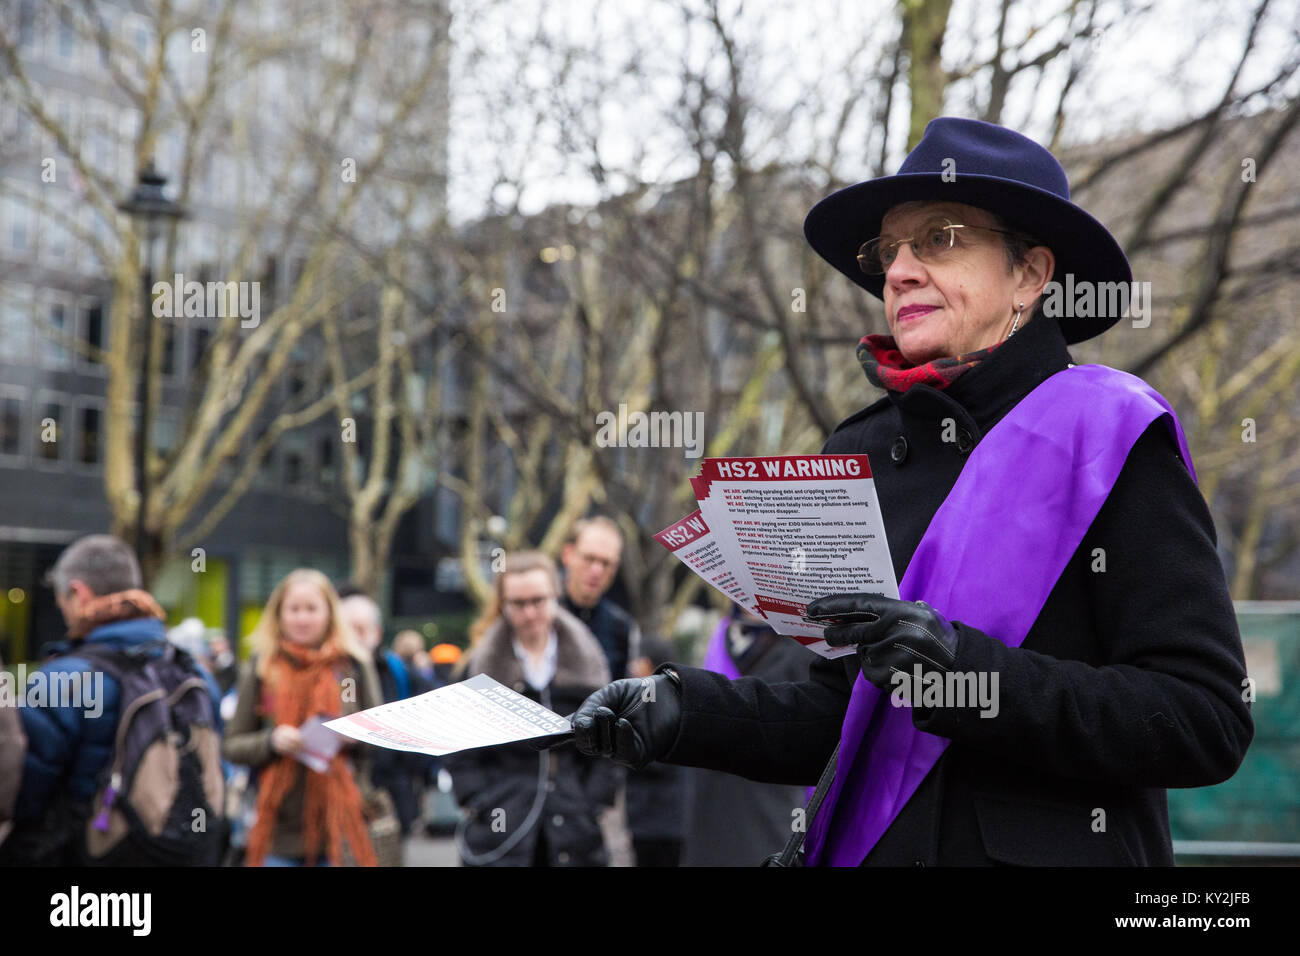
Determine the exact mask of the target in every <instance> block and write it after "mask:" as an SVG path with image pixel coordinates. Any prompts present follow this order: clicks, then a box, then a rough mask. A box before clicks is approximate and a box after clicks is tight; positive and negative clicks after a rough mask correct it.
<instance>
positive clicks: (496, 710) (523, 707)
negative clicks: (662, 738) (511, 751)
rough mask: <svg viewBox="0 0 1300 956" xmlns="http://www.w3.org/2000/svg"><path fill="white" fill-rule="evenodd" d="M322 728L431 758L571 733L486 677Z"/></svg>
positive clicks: (557, 717)
mask: <svg viewBox="0 0 1300 956" xmlns="http://www.w3.org/2000/svg"><path fill="white" fill-rule="evenodd" d="M325 726H326V727H328V728H329V729H330V730H333V731H335V732H337V733H340V734H343V735H344V736H346V737H351V738H352V739H353V740H360V741H362V742H363V743H368V744H375V745H376V746H379V747H387V748H388V749H389V750H405V751H409V752H410V753H419V754H431V755H432V756H435V757H441V756H443V755H444V754H449V753H455V752H456V751H458V750H470V749H472V748H474V747H491V746H494V745H497V744H508V743H514V742H515V741H518V740H531V739H532V738H534V737H546V736H551V735H556V734H559V735H563V734H567V733H568V732H569V731H571V730H572V728H571V727H570V726H569V721H568V720H567V719H566V718H564V717H561V716H560V715H559V714H555V713H552V712H551V711H549V710H547V709H546V708H545V707H543V706H542V705H541V704H539V703H537V702H536V701H534V700H530V699H529V698H527V697H524V696H523V695H521V694H516V693H515V692H514V691H512V690H511V689H510V688H509V687H506V686H505V685H504V684H499V683H497V682H496V681H494V680H493V679H492V678H491V677H488V676H487V675H486V674H478V675H476V676H474V677H471V678H469V679H468V680H463V681H461V682H460V683H457V684H450V685H448V686H446V687H439V688H438V689H437V690H431V691H429V692H428V693H426V694H420V695H419V696H417V697H409V698H407V699H406V700H397V701H393V702H392V703H390V704H380V705H379V706H378V707H371V708H370V709H369V710H363V711H359V712H358V713H355V714H350V715H348V716H347V717H339V718H336V719H335V720H331V721H327V722H326V724H325Z"/></svg>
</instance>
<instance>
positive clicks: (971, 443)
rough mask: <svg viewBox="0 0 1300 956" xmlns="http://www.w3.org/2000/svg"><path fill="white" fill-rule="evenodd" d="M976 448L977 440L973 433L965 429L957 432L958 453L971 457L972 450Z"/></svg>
mask: <svg viewBox="0 0 1300 956" xmlns="http://www.w3.org/2000/svg"><path fill="white" fill-rule="evenodd" d="M974 447H975V439H974V438H972V437H971V433H970V432H969V431H967V430H966V429H964V428H961V429H958V431H957V451H958V452H959V453H960V454H963V455H969V454H970V450H971V449H972V448H974Z"/></svg>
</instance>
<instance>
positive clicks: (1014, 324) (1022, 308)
mask: <svg viewBox="0 0 1300 956" xmlns="http://www.w3.org/2000/svg"><path fill="white" fill-rule="evenodd" d="M1023 311H1025V304H1024V303H1023V302H1021V303H1020V304H1019V305H1017V306H1016V321H1014V322H1012V323H1011V331H1010V332H1008V333H1007V338H1011V336H1013V335H1015V334H1016V329H1018V328H1019V327H1020V313H1021V312H1023Z"/></svg>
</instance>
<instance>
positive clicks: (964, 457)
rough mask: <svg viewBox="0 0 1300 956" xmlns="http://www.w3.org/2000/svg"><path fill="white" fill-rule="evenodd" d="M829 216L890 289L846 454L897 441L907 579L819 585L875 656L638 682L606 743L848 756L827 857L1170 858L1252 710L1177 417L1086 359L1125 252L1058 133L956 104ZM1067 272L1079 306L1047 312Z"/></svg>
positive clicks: (604, 733) (764, 761) (774, 761)
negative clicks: (740, 674)
mask: <svg viewBox="0 0 1300 956" xmlns="http://www.w3.org/2000/svg"><path fill="white" fill-rule="evenodd" d="M804 229H805V234H806V235H807V237H808V240H809V242H810V243H811V244H812V246H813V248H814V249H816V250H817V252H818V253H819V254H820V255H822V256H823V257H824V258H825V259H827V260H828V261H829V262H830V263H831V264H832V265H833V266H835V268H836V269H838V270H839V271H840V272H842V273H844V274H845V275H847V276H848V277H849V278H851V279H852V280H853V281H854V282H856V283H857V284H858V285H860V286H862V287H863V288H865V289H866V290H867V291H869V292H871V293H872V294H873V295H875V296H877V297H879V298H882V299H883V300H884V304H885V314H886V317H887V319H888V322H889V329H890V332H891V335H889V336H882V335H868V336H866V337H865V338H864V339H863V340H862V344H861V345H860V346H859V348H858V357H859V360H860V361H861V363H862V365H863V368H864V369H865V371H866V374H867V377H868V379H870V381H871V382H872V383H873V384H876V385H878V386H881V387H883V388H884V389H886V394H885V397H884V398H882V399H880V400H879V401H877V402H876V403H875V404H873V405H871V406H869V407H867V408H866V409H864V410H862V411H860V412H858V413H857V414H856V415H853V416H851V417H850V418H848V419H847V420H846V421H845V422H843V423H842V424H841V425H840V426H839V427H838V428H837V429H836V430H835V432H834V434H833V435H831V437H830V439H829V441H828V442H827V443H826V446H825V448H824V451H825V452H826V453H828V454H847V453H863V452H865V453H866V454H868V455H869V456H870V458H871V461H872V466H873V476H874V478H875V483H876V490H877V493H878V495H879V499H880V509H881V515H882V518H883V520H884V524H885V529H886V532H887V536H888V541H889V546H890V550H891V553H892V555H893V560H894V569H895V573H896V575H897V579H898V580H899V582H900V585H899V591H900V595H901V597H902V598H903V600H892V599H888V598H884V597H881V596H879V595H872V594H841V595H829V596H827V597H824V598H822V599H820V600H818V601H815V602H813V603H812V604H811V605H810V606H809V609H808V614H809V616H810V617H813V618H817V619H819V620H822V621H825V622H826V623H827V624H828V625H829V626H828V627H827V630H826V632H825V634H826V639H827V641H828V642H830V643H832V644H838V645H851V646H853V647H855V648H856V651H857V652H856V654H851V655H849V656H846V657H843V658H840V659H836V660H818V661H817V662H816V663H815V664H814V665H813V667H812V668H811V672H810V679H809V680H807V681H804V682H798V683H784V684H770V685H769V684H765V683H763V682H761V681H758V680H755V679H752V678H742V679H739V680H734V681H728V680H727V679H726V678H724V677H721V676H719V675H717V674H713V673H709V672H707V671H703V670H698V669H694V668H688V667H677V666H665V667H664V668H661V670H660V672H659V674H657V675H656V676H655V677H653V678H651V680H653V681H654V693H653V695H651V694H648V693H647V692H646V691H647V689H646V688H643V687H642V686H641V684H640V682H636V681H623V682H616V683H614V684H611V685H609V686H607V687H605V688H604V689H602V690H601V691H599V692H597V693H596V694H595V695H593V696H592V697H591V698H589V699H588V700H587V701H586V702H585V703H584V705H583V707H582V708H580V709H579V711H578V712H577V713H576V714H575V715H574V728H575V736H576V741H577V744H578V746H579V748H580V749H582V750H584V751H586V752H591V753H602V754H606V755H608V756H611V757H613V758H614V759H615V760H617V761H619V762H622V763H625V764H627V765H630V766H637V765H641V764H644V763H646V762H649V761H651V760H665V761H668V762H672V763H680V764H686V765H690V766H702V767H711V768H715V769H720V770H726V771H730V772H732V773H737V774H741V775H743V776H746V777H750V778H753V779H756V780H764V781H772V782H778V783H798V784H813V783H815V782H817V781H818V779H819V777H821V776H822V767H823V765H824V764H826V762H827V759H828V758H830V757H831V756H832V754H837V758H833V763H832V765H831V767H833V776H832V774H831V773H830V769H831V768H830V767H828V772H827V774H826V775H825V780H826V781H828V786H827V787H825V788H824V789H825V799H824V802H823V803H822V804H821V807H820V811H819V812H818V813H817V815H816V817H815V819H814V820H813V822H812V823H811V825H810V827H809V832H808V838H807V846H806V850H807V861H808V862H809V863H811V864H815V865H849V866H855V865H909V866H910V865H917V866H922V865H936V864H938V865H954V864H955V865H989V864H996V863H1003V864H1030V865H1035V864H1044V865H1062V864H1087V865H1113V864H1139V865H1151V864H1171V863H1172V862H1173V849H1172V844H1171V840H1170V834H1169V822H1168V811H1167V804H1166V797H1165V791H1166V789H1167V788H1169V787H1198V786H1206V785H1209V784H1213V783H1218V782H1220V781H1222V780H1225V779H1227V778H1228V777H1230V776H1232V774H1233V773H1234V772H1235V771H1236V769H1237V767H1238V765H1239V764H1240V762H1241V760H1242V757H1243V756H1244V754H1245V751H1246V747H1247V745H1248V744H1249V742H1250V739H1251V736H1252V734H1253V724H1252V721H1251V716H1250V711H1249V708H1248V706H1247V704H1246V702H1245V700H1244V695H1243V691H1244V688H1245V686H1246V680H1245V678H1246V673H1245V666H1244V659H1243V653H1242V646H1241V638H1240V635H1239V633H1238V631H1237V625H1236V619H1235V617H1234V613H1233V607H1232V602H1231V599H1230V598H1229V595H1228V589H1227V585H1226V581H1225V578H1224V573H1223V569H1222V566H1221V564H1220V562H1219V559H1218V556H1217V555H1216V553H1215V532H1214V526H1213V523H1212V521H1211V518H1210V515H1209V512H1208V510H1207V508H1206V505H1205V501H1204V499H1203V498H1202V497H1201V495H1200V493H1199V492H1198V490H1197V488H1196V484H1195V477H1194V472H1193V470H1192V464H1191V460H1190V456H1189V455H1188V452H1187V448H1186V443H1185V441H1184V439H1183V436H1182V430H1181V427H1180V426H1179V424H1178V421H1177V418H1176V416H1175V415H1174V413H1173V411H1172V409H1171V408H1170V407H1169V406H1168V404H1167V403H1166V402H1165V401H1164V399H1163V398H1161V397H1160V396H1159V395H1158V394H1157V393H1156V392H1155V391H1153V390H1152V389H1151V388H1150V387H1149V386H1148V385H1146V383H1144V382H1142V381H1141V380H1140V379H1137V378H1135V377H1134V376H1131V375H1127V374H1126V373H1123V372H1119V371H1116V370H1114V369H1109V368H1106V367H1104V366H1095V365H1094V366H1076V365H1075V364H1074V363H1073V361H1072V359H1071V357H1070V354H1069V352H1068V351H1067V346H1069V345H1071V344H1073V343H1075V342H1080V341H1083V340H1085V339H1088V338H1091V337H1092V336H1095V335H1099V334H1101V333H1102V332H1104V331H1106V329H1108V328H1109V327H1111V326H1112V325H1114V324H1115V322H1117V321H1118V320H1119V318H1120V315H1119V311H1122V310H1112V311H1111V312H1110V314H1107V313H1106V312H1105V310H1104V308H1098V305H1103V306H1104V305H1105V303H1106V301H1107V299H1108V298H1109V296H1108V295H1107V290H1108V289H1115V288H1117V287H1116V286H1113V285H1103V284H1111V283H1124V284H1125V287H1126V288H1127V284H1128V283H1129V282H1130V281H1131V274H1130V272H1129V266H1128V262H1127V260H1126V259H1125V257H1124V254H1123V252H1122V251H1121V250H1120V248H1119V245H1118V244H1117V243H1116V241H1115V239H1114V238H1113V237H1112V236H1111V235H1110V233H1109V232H1107V230H1106V229H1105V227H1103V226H1102V225H1101V224H1100V223H1098V222H1097V221H1096V220H1095V219H1093V218H1092V217H1091V216H1089V215H1088V214H1087V213H1085V212H1084V211H1083V210H1082V209H1080V208H1079V207H1078V206H1076V205H1074V204H1073V203H1071V202H1070V200H1069V185H1068V183H1067V181H1066V177H1065V173H1064V171H1063V170H1062V169H1061V166H1060V164H1059V163H1058V162H1057V161H1056V160H1055V159H1054V158H1053V157H1052V155H1051V154H1050V153H1049V152H1048V151H1047V150H1045V149H1043V148H1042V147H1041V146H1039V145H1038V144H1036V143H1034V142H1032V141H1030V140H1028V139H1026V138H1025V137H1023V136H1020V135H1019V134H1017V133H1014V132H1012V131H1010V130H1006V129H1003V128H1001V127H997V126H993V125H989V124H986V123H980V122H976V121H972V120H963V119H951V118H940V119H936V120H934V121H933V122H932V123H930V125H929V126H928V127H927V129H926V132H925V135H924V137H923V139H922V140H921V142H920V143H919V144H918V145H917V147H916V148H915V150H914V151H913V152H912V153H911V154H910V155H909V156H908V157H907V159H906V161H905V162H904V163H903V166H902V168H901V169H900V171H899V173H898V174H897V175H895V176H891V177H885V178H881V179H876V180H872V181H870V182H865V183H859V184H857V185H856V186H852V187H849V188H847V189H844V190H841V191H840V192H838V193H835V194H834V195H832V196H830V197H828V198H827V199H825V200H823V201H822V202H821V203H819V204H818V205H817V206H816V207H815V208H814V209H813V210H812V212H811V213H810V214H809V216H808V219H807V221H806V223H805V227H804ZM1053 280H1055V281H1056V282H1059V283H1062V284H1063V285H1066V287H1067V288H1069V287H1070V285H1069V283H1071V282H1072V283H1073V285H1072V288H1073V289H1074V290H1075V293H1076V295H1078V296H1079V298H1078V300H1077V301H1076V302H1066V303H1063V306H1064V308H1063V310H1057V309H1055V308H1045V305H1047V304H1048V303H1049V301H1050V302H1051V304H1052V305H1056V304H1060V299H1059V296H1058V297H1056V298H1053V297H1052V293H1053V291H1054V290H1053V288H1052V287H1049V285H1048V283H1049V282H1051V281H1053ZM1084 290H1090V293H1091V296H1090V297H1089V296H1086V295H1084V294H1083V293H1084ZM1058 291H1059V290H1058ZM1098 293H1100V298H1098ZM1058 311H1063V313H1064V314H1060V315H1058V314H1057V312H1058ZM900 676H901V677H902V678H903V680H902V686H903V688H904V692H903V693H898V689H899V686H900V685H899V679H900ZM977 686H978V687H979V688H980V689H981V691H988V692H990V693H989V694H985V693H979V694H976V693H973V692H971V691H972V689H973V688H975V687H977ZM955 689H956V690H960V689H965V690H966V691H967V693H954V690H955ZM647 697H652V698H653V703H650V704H649V705H646V704H645V703H644V700H645V698H647ZM837 748H838V749H837ZM768 849H771V848H758V847H756V848H755V851H756V860H757V857H758V856H761V855H762V852H764V851H765V850H768Z"/></svg>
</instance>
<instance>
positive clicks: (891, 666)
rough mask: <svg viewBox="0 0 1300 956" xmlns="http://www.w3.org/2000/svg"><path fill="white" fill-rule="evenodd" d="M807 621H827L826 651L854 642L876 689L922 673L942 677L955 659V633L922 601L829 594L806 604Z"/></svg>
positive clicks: (947, 623)
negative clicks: (829, 648) (900, 675)
mask: <svg viewBox="0 0 1300 956" xmlns="http://www.w3.org/2000/svg"><path fill="white" fill-rule="evenodd" d="M807 617H808V618H809V619H811V620H818V621H829V622H831V624H830V626H829V627H827V628H826V630H825V631H824V632H823V634H822V636H823V637H824V638H825V640H826V643H827V644H830V645H831V646H832V647H848V646H849V645H851V644H856V645H857V648H858V662H859V663H860V664H861V666H862V676H863V677H865V678H866V679H867V680H868V681H870V682H871V683H873V684H875V685H876V686H877V687H879V688H881V689H882V690H889V689H890V688H891V686H893V685H895V684H896V683H897V679H896V678H895V677H894V675H895V673H899V674H904V675H906V676H907V677H908V679H909V682H910V679H911V678H912V677H913V676H914V668H915V667H916V666H917V665H920V668H921V672H922V679H924V677H925V675H927V674H931V673H937V674H939V675H943V674H945V673H947V672H948V671H950V670H952V665H953V663H954V662H955V661H956V660H957V648H958V644H959V642H960V638H961V635H960V634H959V633H958V631H957V629H956V628H954V627H953V626H952V624H950V623H949V622H948V620H947V618H945V617H944V616H943V615H942V614H940V613H939V612H938V611H936V610H935V609H934V608H932V607H930V606H929V605H928V604H926V603H925V602H924V601H916V602H912V601H898V600H895V599H894V598H887V597H883V596H882V595H879V594H830V595H827V596H826V597H821V598H818V599H817V600H815V601H813V602H812V603H811V604H809V605H808V610H807Z"/></svg>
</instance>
